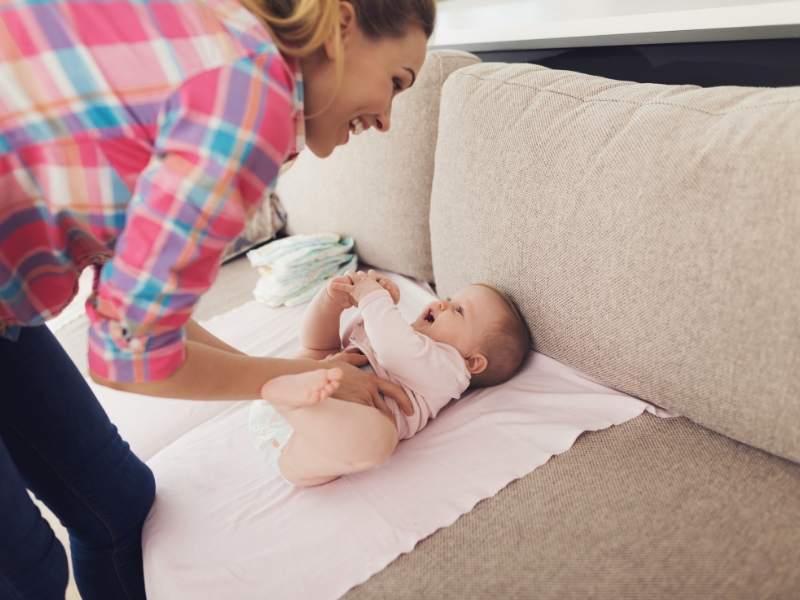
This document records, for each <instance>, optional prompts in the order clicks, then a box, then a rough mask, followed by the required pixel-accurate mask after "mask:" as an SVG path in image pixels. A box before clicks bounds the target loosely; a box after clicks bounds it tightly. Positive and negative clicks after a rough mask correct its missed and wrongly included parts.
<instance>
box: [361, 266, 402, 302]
mask: <svg viewBox="0 0 800 600" xmlns="http://www.w3.org/2000/svg"><path fill="white" fill-rule="evenodd" d="M367 277H369V278H370V279H374V280H375V281H377V282H378V284H379V285H380V286H381V287H382V288H383V289H385V290H386V291H387V292H389V295H390V296H391V297H392V302H394V303H395V304H398V303H399V302H400V288H399V287H397V284H396V283H395V282H394V281H392V280H391V279H389V278H388V277H381V276H380V275H378V274H377V273H376V272H375V271H373V270H372V269H370V270H369V271H367Z"/></svg>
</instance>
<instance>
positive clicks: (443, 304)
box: [439, 300, 450, 310]
mask: <svg viewBox="0 0 800 600" xmlns="http://www.w3.org/2000/svg"><path fill="white" fill-rule="evenodd" d="M449 306H450V303H449V302H448V301H447V300H441V301H440V302H439V310H447V309H448V307H449Z"/></svg>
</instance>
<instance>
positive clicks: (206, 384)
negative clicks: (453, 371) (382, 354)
mask: <svg viewBox="0 0 800 600" xmlns="http://www.w3.org/2000/svg"><path fill="white" fill-rule="evenodd" d="M206 333H208V332H206ZM208 335H211V334H208ZM212 337H213V336H212ZM215 339H216V338H215ZM223 343H224V342H223ZM365 361H366V357H364V356H363V355H359V354H348V353H344V352H343V353H340V354H337V355H336V356H334V357H332V358H330V359H326V360H311V359H307V358H294V359H286V358H270V357H256V356H247V355H244V354H242V353H240V352H238V351H236V352H235V353H234V352H228V351H226V350H222V349H220V348H214V347H211V346H208V345H206V344H203V343H200V342H196V341H188V342H187V343H186V360H185V361H184V362H183V364H181V366H180V367H178V369H177V370H176V371H175V372H174V373H173V374H172V375H170V376H169V377H167V378H166V379H162V380H158V381H148V382H141V383H118V382H114V381H109V380H107V379H104V378H102V377H99V376H97V375H95V374H92V375H91V377H92V379H93V380H94V381H95V382H96V383H99V384H100V385H104V386H106V387H110V388H113V389H116V390H122V391H126V392H131V393H135V394H144V395H147V396H160V397H166V398H182V399H187V400H248V399H254V398H259V397H261V388H262V387H263V386H264V384H265V383H266V382H268V381H270V380H272V379H273V378H275V377H280V376H281V375H292V374H296V373H305V372H308V371H314V370H317V369H322V368H328V369H329V368H333V367H338V368H340V369H341V370H342V381H341V383H340V385H339V389H338V391H337V393H336V395H337V397H338V398H340V399H341V400H345V401H348V402H354V403H356V404H364V405H366V406H372V407H375V408H377V409H378V410H380V411H381V412H383V413H385V414H388V413H387V410H388V409H387V407H386V404H385V403H384V401H383V398H382V397H381V394H385V395H386V396H390V397H391V398H394V399H395V401H396V402H397V404H398V405H399V406H400V408H401V410H402V411H403V412H404V413H405V414H407V415H410V414H413V412H414V409H413V406H412V404H411V400H410V399H409V398H408V395H407V394H406V393H405V391H404V390H403V388H402V387H401V386H399V385H397V384H396V383H392V382H391V381H386V380H385V379H381V378H379V377H378V376H377V375H375V374H374V373H367V372H364V371H362V370H361V369H359V368H358V366H360V365H362V364H364V362H365Z"/></svg>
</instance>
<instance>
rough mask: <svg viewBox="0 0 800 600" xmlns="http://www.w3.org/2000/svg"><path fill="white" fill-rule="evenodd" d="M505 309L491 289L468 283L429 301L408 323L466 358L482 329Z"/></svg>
mask: <svg viewBox="0 0 800 600" xmlns="http://www.w3.org/2000/svg"><path fill="white" fill-rule="evenodd" d="M507 310H508V306H507V305H506V303H505V301H504V300H503V299H502V298H501V297H500V296H498V295H497V293H496V292H495V291H494V290H492V289H490V288H487V287H484V286H482V285H469V286H467V287H465V288H463V289H461V290H459V291H458V292H456V294H455V295H454V296H453V297H452V298H447V299H445V300H436V301H435V302H431V303H430V304H429V305H428V306H426V307H425V308H424V309H423V311H422V313H420V315H419V317H417V320H416V321H414V322H413V323H412V324H411V326H412V327H413V328H414V330H415V331H418V332H419V333H422V334H424V335H427V336H428V337H430V338H431V339H434V340H436V341H438V342H443V343H445V344H449V345H451V346H453V347H455V349H456V350H458V351H459V352H460V353H461V356H463V357H465V358H467V357H469V356H470V355H472V354H473V353H474V352H475V351H476V350H477V349H478V348H479V344H480V340H481V339H482V338H483V335H484V332H485V331H486V330H487V329H488V328H489V327H490V326H491V325H492V324H493V323H494V322H495V321H496V320H497V319H499V318H500V316H501V315H502V314H503V313H504V311H507Z"/></svg>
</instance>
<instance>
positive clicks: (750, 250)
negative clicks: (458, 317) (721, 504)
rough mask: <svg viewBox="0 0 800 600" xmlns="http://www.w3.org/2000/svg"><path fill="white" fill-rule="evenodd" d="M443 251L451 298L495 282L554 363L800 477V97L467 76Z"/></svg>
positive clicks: (449, 154) (525, 75)
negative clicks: (792, 466)
mask: <svg viewBox="0 0 800 600" xmlns="http://www.w3.org/2000/svg"><path fill="white" fill-rule="evenodd" d="M431 235H432V250H433V268H434V274H435V281H436V284H437V286H438V291H439V292H440V293H442V294H445V295H446V294H451V293H452V292H453V291H454V290H456V289H457V288H459V287H461V286H463V285H465V284H467V283H468V282H474V281H484V282H488V283H491V284H494V285H496V286H498V287H499V288H501V289H503V290H505V291H507V292H508V293H509V294H510V295H511V296H512V297H513V298H514V299H515V300H516V301H517V302H518V304H519V305H520V307H521V309H522V311H523V313H524V315H525V318H526V320H527V321H528V325H529V326H530V328H531V332H532V334H533V336H534V339H535V343H536V345H537V346H538V349H539V350H541V351H542V352H544V353H545V354H548V355H550V356H553V357H555V358H556V359H559V360H561V361H563V362H566V363H569V364H571V365H574V366H577V367H579V368H580V369H582V370H584V371H586V372H587V373H589V374H591V375H592V376H595V377H596V378H598V379H599V380H601V381H602V382H603V383H605V384H607V385H611V386H613V387H616V388H618V389H621V390H624V391H626V392H628V393H630V394H633V395H636V396H639V397H641V398H643V399H645V400H648V401H651V402H653V403H655V404H658V405H661V406H664V407H666V408H668V409H672V410H673V411H675V412H678V413H681V414H683V415H686V416H688V417H690V418H691V419H694V420H695V421H697V422H699V423H701V424H703V425H705V426H707V427H709V428H712V429H715V430H717V431H719V432H721V433H724V434H726V435H729V436H730V437H733V438H735V439H737V440H740V441H743V442H746V443H749V444H752V445H754V446H757V447H760V448H762V449H765V450H768V451H771V452H773V453H776V454H778V455H781V456H783V457H786V458H790V459H793V460H795V461H800V88H783V89H761V88H734V87H719V88H707V89H702V88H697V87H693V86H663V85H644V84H636V83H629V82H620V81H612V80H609V79H603V78H600V77H593V76H588V75H582V74H577V73H571V72H566V71H554V70H548V69H546V68H543V67H538V66H532V65H502V64H480V65H476V66H472V67H468V68H466V69H462V70H460V71H458V72H457V73H454V74H453V75H451V77H450V78H449V79H448V81H447V83H446V84H445V86H444V89H443V94H442V105H441V116H440V126H439V141H438V147H437V151H436V168H435V178H434V183H433V196H432V204H431Z"/></svg>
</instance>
